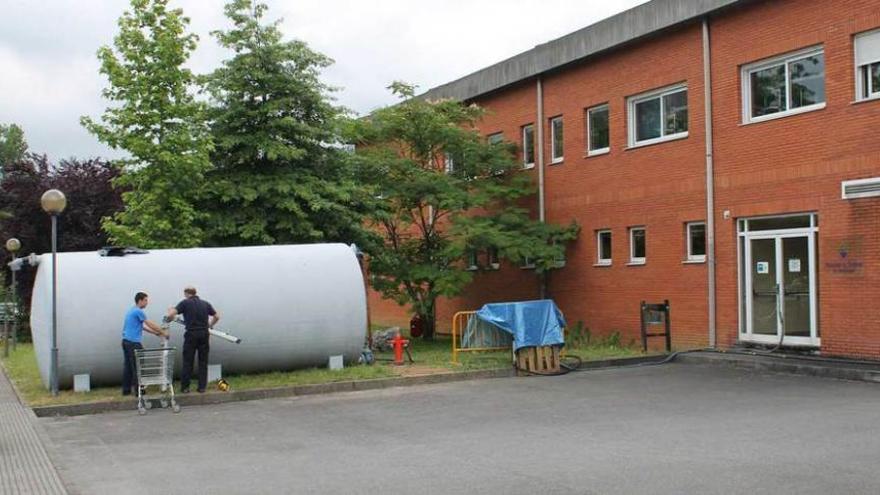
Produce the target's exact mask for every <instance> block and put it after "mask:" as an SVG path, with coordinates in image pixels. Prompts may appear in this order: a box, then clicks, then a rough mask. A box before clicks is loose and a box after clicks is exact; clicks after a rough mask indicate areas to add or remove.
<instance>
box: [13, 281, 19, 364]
mask: <svg viewBox="0 0 880 495" xmlns="http://www.w3.org/2000/svg"><path fill="white" fill-rule="evenodd" d="M12 305H13V311H14V314H15V318H14V319H13V320H12V350H13V351H15V347H16V345H17V343H18V317H19V314H20V313H19V307H18V286H17V285H16V283H15V272H12Z"/></svg>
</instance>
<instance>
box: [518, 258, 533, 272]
mask: <svg viewBox="0 0 880 495" xmlns="http://www.w3.org/2000/svg"><path fill="white" fill-rule="evenodd" d="M519 267H520V268H522V269H523V270H531V269H533V268H535V260H533V259H532V258H530V257H528V256H526V257H525V258H523V260H522V263H520V265H519Z"/></svg>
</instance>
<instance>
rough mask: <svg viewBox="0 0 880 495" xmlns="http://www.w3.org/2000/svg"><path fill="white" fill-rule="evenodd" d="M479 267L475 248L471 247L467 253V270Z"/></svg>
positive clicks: (475, 269) (474, 269)
mask: <svg viewBox="0 0 880 495" xmlns="http://www.w3.org/2000/svg"><path fill="white" fill-rule="evenodd" d="M479 268H480V260H479V256H478V254H477V250H476V249H471V250H469V251H468V253H467V269H468V271H472V272H474V271H477V270H479Z"/></svg>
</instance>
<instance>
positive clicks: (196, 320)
mask: <svg viewBox="0 0 880 495" xmlns="http://www.w3.org/2000/svg"><path fill="white" fill-rule="evenodd" d="M183 296H184V299H183V300H182V301H180V302H179V303H177V306H175V307H173V308H168V315H167V316H166V317H165V318H166V319H167V320H168V321H171V320H173V319H174V317H175V316H177V315H182V316H183V323H184V325H185V326H186V332H185V333H184V334H183V369H182V370H181V373H180V390H181V392H183V393H188V392H189V382H190V377H191V376H192V368H193V361H194V360H195V354H196V352H198V353H199V375H198V376H199V393H203V392H204V391H205V387H207V386H208V351H209V346H208V337H209V334H208V330H210V329H212V328H214V325H216V324H217V322H218V321H220V315H219V314H218V313H217V311H215V310H214V307H213V306H211V303H209V302H208V301H203V300H201V299H200V298H199V296H198V295H196V288H195V287H192V286H188V287H186V288H185V289H183Z"/></svg>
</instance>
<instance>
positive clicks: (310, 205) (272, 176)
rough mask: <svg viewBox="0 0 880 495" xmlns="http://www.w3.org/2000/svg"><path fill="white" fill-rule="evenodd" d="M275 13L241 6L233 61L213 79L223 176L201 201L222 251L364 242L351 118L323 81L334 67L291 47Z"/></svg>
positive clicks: (231, 6) (236, 9) (231, 33)
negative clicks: (343, 123)
mask: <svg viewBox="0 0 880 495" xmlns="http://www.w3.org/2000/svg"><path fill="white" fill-rule="evenodd" d="M266 8H267V7H266V6H265V5H263V4H260V3H256V2H252V1H251V0H232V1H230V2H229V3H228V4H227V5H226V8H225V12H226V16H227V17H228V18H229V19H230V20H231V21H232V23H233V28H232V29H230V30H228V31H217V32H215V33H213V34H214V36H215V37H216V38H217V40H218V41H219V43H220V45H221V46H223V47H225V48H227V49H229V50H231V51H232V52H233V54H234V55H233V56H232V57H231V58H230V59H228V60H226V61H224V62H223V65H222V67H220V68H218V69H217V70H215V71H214V72H213V73H211V74H210V75H208V76H207V77H206V87H207V89H208V91H209V93H210V95H211V97H212V102H211V105H212V107H211V119H210V120H211V126H212V127H211V130H212V134H213V138H214V143H215V150H214V153H213V155H212V158H213V160H212V161H213V164H214V169H213V170H211V171H210V173H209V174H208V175H207V178H208V181H207V182H208V186H207V187H206V188H205V194H204V197H203V198H202V200H203V202H204V204H206V205H209V206H210V208H209V215H208V217H207V218H206V224H205V231H206V232H207V235H208V239H209V243H211V244H215V245H242V244H276V243H293V242H326V241H345V242H353V241H359V240H360V239H361V238H362V235H363V228H362V224H363V221H362V217H361V215H360V212H361V211H362V210H363V206H362V205H363V201H362V200H361V195H362V191H363V189H362V188H361V187H360V185H359V184H358V183H357V181H355V178H354V177H353V175H352V173H351V166H350V160H349V159H348V158H347V157H346V156H345V154H344V153H343V152H342V150H341V148H340V147H339V146H338V145H337V143H338V142H339V138H338V132H339V131H338V121H339V118H340V117H341V116H342V115H343V112H342V111H341V109H339V108H337V107H335V106H334V105H333V104H332V102H331V99H330V96H329V94H330V92H331V91H332V88H330V87H328V86H326V85H325V84H323V83H322V82H321V81H320V79H319V77H320V72H321V70H322V69H324V68H325V67H327V66H328V65H330V64H331V63H332V61H331V60H330V59H329V58H327V57H325V56H324V55H321V54H320V53H316V52H315V51H313V50H311V49H310V48H309V47H308V46H307V45H306V44H305V43H303V42H302V41H297V40H293V41H285V40H283V37H282V34H281V32H280V30H279V29H278V25H279V22H280V21H275V22H269V23H266V22H264V20H263V19H264V15H265V12H266Z"/></svg>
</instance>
